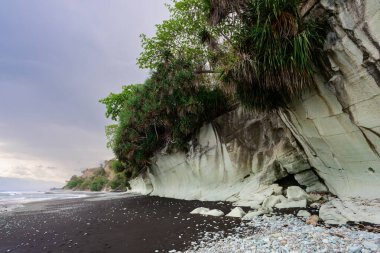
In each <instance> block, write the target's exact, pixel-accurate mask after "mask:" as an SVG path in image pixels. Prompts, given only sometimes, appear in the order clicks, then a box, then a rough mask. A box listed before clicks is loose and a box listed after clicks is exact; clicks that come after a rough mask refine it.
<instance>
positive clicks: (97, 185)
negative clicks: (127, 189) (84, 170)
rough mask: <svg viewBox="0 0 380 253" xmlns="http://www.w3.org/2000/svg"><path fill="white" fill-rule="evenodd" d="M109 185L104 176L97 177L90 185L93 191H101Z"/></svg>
mask: <svg viewBox="0 0 380 253" xmlns="http://www.w3.org/2000/svg"><path fill="white" fill-rule="evenodd" d="M107 183H108V179H107V178H106V177H104V176H95V177H93V178H92V180H91V181H90V183H89V188H90V190H91V191H101V190H102V189H103V187H104V186H105V185H106V184H107Z"/></svg>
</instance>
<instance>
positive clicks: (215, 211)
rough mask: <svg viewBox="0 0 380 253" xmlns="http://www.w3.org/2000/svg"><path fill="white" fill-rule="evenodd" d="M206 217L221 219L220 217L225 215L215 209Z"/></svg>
mask: <svg viewBox="0 0 380 253" xmlns="http://www.w3.org/2000/svg"><path fill="white" fill-rule="evenodd" d="M205 215H206V216H215V217H220V216H223V215H224V213H223V212H222V211H220V210H218V209H213V210H210V211H208V212H207V213H206V214H205Z"/></svg>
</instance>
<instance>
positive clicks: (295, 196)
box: [286, 186, 308, 201]
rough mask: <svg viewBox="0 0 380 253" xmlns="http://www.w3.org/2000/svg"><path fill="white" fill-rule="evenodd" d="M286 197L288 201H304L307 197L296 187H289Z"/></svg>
mask: <svg viewBox="0 0 380 253" xmlns="http://www.w3.org/2000/svg"><path fill="white" fill-rule="evenodd" d="M286 196H287V197H288V200H294V201H296V200H306V199H307V197H308V195H307V193H306V192H305V191H304V190H302V189H301V187H298V186H290V187H288V189H287V190H286Z"/></svg>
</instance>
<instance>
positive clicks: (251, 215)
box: [242, 211, 264, 220]
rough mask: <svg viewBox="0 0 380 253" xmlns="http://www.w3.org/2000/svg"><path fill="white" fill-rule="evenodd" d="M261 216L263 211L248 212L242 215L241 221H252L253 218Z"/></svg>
mask: <svg viewBox="0 0 380 253" xmlns="http://www.w3.org/2000/svg"><path fill="white" fill-rule="evenodd" d="M263 214H264V212H263V211H256V212H248V213H247V214H246V215H244V217H243V218H242V220H253V219H254V218H256V217H258V216H260V215H263Z"/></svg>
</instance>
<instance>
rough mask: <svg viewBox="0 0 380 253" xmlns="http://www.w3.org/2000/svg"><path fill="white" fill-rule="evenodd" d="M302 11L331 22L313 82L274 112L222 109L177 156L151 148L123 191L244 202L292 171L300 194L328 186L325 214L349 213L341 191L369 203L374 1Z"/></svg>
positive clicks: (375, 135)
mask: <svg viewBox="0 0 380 253" xmlns="http://www.w3.org/2000/svg"><path fill="white" fill-rule="evenodd" d="M303 13H305V14H306V15H309V16H324V17H328V21H329V23H330V25H331V28H332V30H331V31H330V32H329V34H328V36H327V40H326V45H325V52H326V55H327V57H328V60H329V63H328V64H327V65H326V66H325V67H324V68H322V69H319V71H318V73H316V75H315V76H314V80H315V84H316V87H315V89H313V90H311V91H309V92H307V93H305V94H304V96H303V97H302V99H300V100H299V101H296V102H294V103H293V104H291V105H289V108H288V109H285V110H282V111H280V112H278V113H271V114H255V113H252V112H244V111H243V110H242V109H237V110H235V111H233V112H230V113H228V114H226V115H223V116H222V117H220V118H218V119H216V120H215V121H213V122H212V123H211V124H208V125H205V126H204V127H203V128H202V129H201V131H200V133H199V135H198V136H196V138H194V141H193V142H192V145H191V147H192V148H191V150H190V152H188V153H187V154H185V153H176V154H170V155H168V154H157V156H156V158H155V163H154V164H155V165H154V166H153V167H152V168H151V170H150V171H149V173H147V174H146V175H145V177H144V178H139V179H136V180H134V181H133V182H132V183H131V185H132V188H133V189H136V191H141V190H140V189H143V190H144V191H145V193H147V192H151V193H152V194H153V195H160V196H166V197H175V198H183V199H202V200H228V201H234V202H235V203H236V204H237V205H248V206H251V207H254V206H255V205H258V204H259V203H262V202H263V200H264V199H265V198H266V197H268V196H270V195H279V194H281V190H282V189H281V187H278V185H276V184H275V183H276V182H277V181H278V180H280V179H283V178H286V177H288V176H289V175H294V178H295V180H297V181H298V183H299V184H301V185H303V186H304V187H305V188H306V190H307V191H308V192H313V191H316V192H321V191H326V190H328V191H330V192H331V193H333V194H336V195H338V196H339V197H340V198H342V199H343V200H342V201H341V202H339V201H338V200H334V201H331V202H329V203H328V205H326V206H328V207H329V208H323V214H322V215H324V216H325V217H326V219H329V217H338V216H339V217H340V219H342V220H344V219H348V218H347V217H348V216H349V217H351V218H350V220H354V218H352V217H354V215H351V213H353V214H355V212H356V211H355V210H356V209H357V208H356V207H355V206H359V204H357V205H352V203H353V202H352V201H347V198H354V197H360V198H361V199H368V200H372V202H371V203H378V201H377V202H376V201H375V199H377V200H378V199H379V198H380V63H379V59H380V44H379V42H380V2H379V1H372V0H357V1H353V0H349V1H343V0H335V1H334V0H321V1H315V0H312V1H308V2H307V4H306V5H305V8H304V9H303ZM326 186H327V187H326ZM337 203H339V204H337ZM345 203H346V204H345ZM347 203H351V204H347ZM355 203H358V202H355ZM376 208H377V207H376ZM376 208H375V209H376ZM335 209H337V210H338V209H339V211H335ZM375 209H374V210H375ZM321 210H322V209H321ZM376 210H378V209H376ZM376 212H377V211H374V212H372V213H374V214H376ZM344 213H345V214H350V215H345V217H343V216H344V215H343V216H342V214H344ZM362 216H363V217H367V218H368V217H369V216H368V215H362ZM371 217H372V218H371ZM371 217H369V218H370V219H369V220H368V219H367V220H368V221H371V222H373V221H377V222H380V217H378V216H376V215H375V216H371ZM374 217H375V218H374ZM360 219H361V220H363V219H362V218H360ZM360 219H359V220H360Z"/></svg>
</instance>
